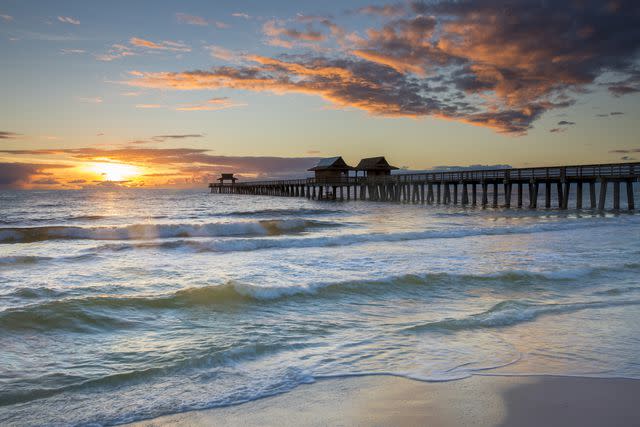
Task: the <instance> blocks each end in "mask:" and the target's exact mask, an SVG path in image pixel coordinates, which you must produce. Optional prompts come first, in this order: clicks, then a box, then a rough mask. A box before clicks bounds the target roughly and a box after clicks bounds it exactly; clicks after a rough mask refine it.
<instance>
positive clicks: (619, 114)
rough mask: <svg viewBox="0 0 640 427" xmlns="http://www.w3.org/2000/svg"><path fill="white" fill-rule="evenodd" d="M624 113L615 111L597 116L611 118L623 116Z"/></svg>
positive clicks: (597, 115)
mask: <svg viewBox="0 0 640 427" xmlns="http://www.w3.org/2000/svg"><path fill="white" fill-rule="evenodd" d="M623 115H624V113H623V112H622V111H613V112H611V113H608V114H607V113H604V114H596V117H609V116H623Z"/></svg>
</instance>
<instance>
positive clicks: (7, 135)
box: [0, 131, 22, 139]
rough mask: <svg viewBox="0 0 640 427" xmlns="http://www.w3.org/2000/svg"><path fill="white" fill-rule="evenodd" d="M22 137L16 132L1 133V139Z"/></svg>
mask: <svg viewBox="0 0 640 427" xmlns="http://www.w3.org/2000/svg"><path fill="white" fill-rule="evenodd" d="M21 136H22V135H21V134H19V133H15V132H7V131H0V139H16V138H19V137H21Z"/></svg>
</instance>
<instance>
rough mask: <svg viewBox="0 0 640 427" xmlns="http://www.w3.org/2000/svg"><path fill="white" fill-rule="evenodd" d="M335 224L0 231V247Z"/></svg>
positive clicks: (269, 232)
mask: <svg viewBox="0 0 640 427" xmlns="http://www.w3.org/2000/svg"><path fill="white" fill-rule="evenodd" d="M337 225H338V224H336V223H330V222H321V221H312V220H302V219H287V220H263V221H255V222H224V223H209V224H135V225H127V226H112V227H65V226H49V227H14V228H0V243H30V242H40V241H46V240H56V239H68V240H76V239H89V240H150V239H167V238H178V237H223V236H274V235H280V234H287V233H300V232H304V231H307V230H308V229H311V228H318V227H330V226H337Z"/></svg>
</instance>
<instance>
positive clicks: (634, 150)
mask: <svg viewBox="0 0 640 427" xmlns="http://www.w3.org/2000/svg"><path fill="white" fill-rule="evenodd" d="M609 152H610V153H618V154H628V153H640V148H629V149H619V150H611V151H609Z"/></svg>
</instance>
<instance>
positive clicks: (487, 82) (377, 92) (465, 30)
mask: <svg viewBox="0 0 640 427" xmlns="http://www.w3.org/2000/svg"><path fill="white" fill-rule="evenodd" d="M146 5H147V4H145V3H138V4H136V5H129V4H125V3H124V2H120V1H116V2H110V3H108V4H91V5H89V4H84V3H83V2H81V1H66V2H57V3H55V4H53V3H50V2H45V1H30V2H18V1H10V2H5V3H4V4H3V6H2V7H0V49H2V52H3V55H2V64H3V78H2V79H1V80H0V87H1V88H2V90H3V93H5V96H4V97H3V100H2V101H1V103H0V112H1V113H2V115H1V117H2V119H0V165H1V167H0V188H23V189H62V188H68V189H80V188H84V187H113V186H144V187H201V186H203V185H206V183H208V182H209V181H211V180H212V179H213V178H214V177H215V176H218V175H219V174H220V173H222V172H234V173H237V174H238V175H239V176H241V177H243V179H278V178H283V177H291V176H296V175H299V174H300V173H301V172H302V171H303V170H306V169H307V168H308V167H309V166H312V165H313V164H315V162H316V161H317V159H319V158H323V157H330V156H333V155H341V156H343V157H344V158H345V160H346V161H347V162H348V163H356V162H357V161H358V160H359V159H360V158H364V157H370V156H376V155H384V156H386V157H387V159H388V160H389V161H390V162H391V163H392V164H396V165H398V166H401V167H403V168H406V169H409V170H430V169H433V168H434V167H466V166H469V165H482V166H490V165H499V164H504V165H510V166H512V167H528V166H547V165H548V163H549V162H548V161H547V160H546V159H548V158H549V156H553V158H554V162H552V163H554V164H558V165H559V164H594V163H616V162H630V161H636V160H637V159H638V158H640V155H639V153H640V145H638V144H639V143H638V140H637V137H636V136H635V135H636V134H637V133H638V132H639V131H640V126H639V125H638V123H640V115H639V112H640V108H638V107H639V106H640V105H639V103H640V97H639V96H638V92H640V79H639V76H640V69H639V66H638V53H639V48H638V45H639V44H638V43H637V41H638V40H640V30H639V29H638V28H637V26H636V25H635V24H636V22H635V15H634V13H633V11H634V5H633V2H629V1H616V2H609V3H607V4H606V5H601V4H600V3H599V2H595V3H594V2H586V3H580V4H578V3H575V4H560V5H558V4H554V5H547V4H546V3H545V2H540V1H534V0H531V1H525V2H519V3H517V4H512V5H511V4H510V5H509V6H508V7H505V6H502V5H501V4H500V2H476V1H470V2H465V3H461V4H457V5H456V4H455V3H451V2H447V1H442V2H431V3H428V2H420V1H413V2H412V1H407V2H388V3H385V2H370V1H357V2H353V3H351V4H350V7H348V8H345V7H344V6H342V5H341V4H340V3H339V2H325V3H323V4H322V5H321V6H318V5H316V4H315V3H312V2H309V1H305V2H297V3H296V4H295V5H291V4H288V3H287V2H277V3H270V4H268V5H266V4H255V3H253V2H223V3H216V4H210V3H207V2H204V1H189V2H182V3H180V4H179V5H175V4H173V5H172V4H169V3H160V4H154V7H153V8H148V7H146ZM141 17H144V19H142V18H141ZM539 38H542V39H544V40H546V41H547V42H546V43H544V45H541V44H540V43H536V42H535V40H538V39H539ZM532 40H533V41H534V42H533V43H532ZM596 41H597V43H596ZM505 52H508V54H505ZM43 70H46V71H44V72H43Z"/></svg>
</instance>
